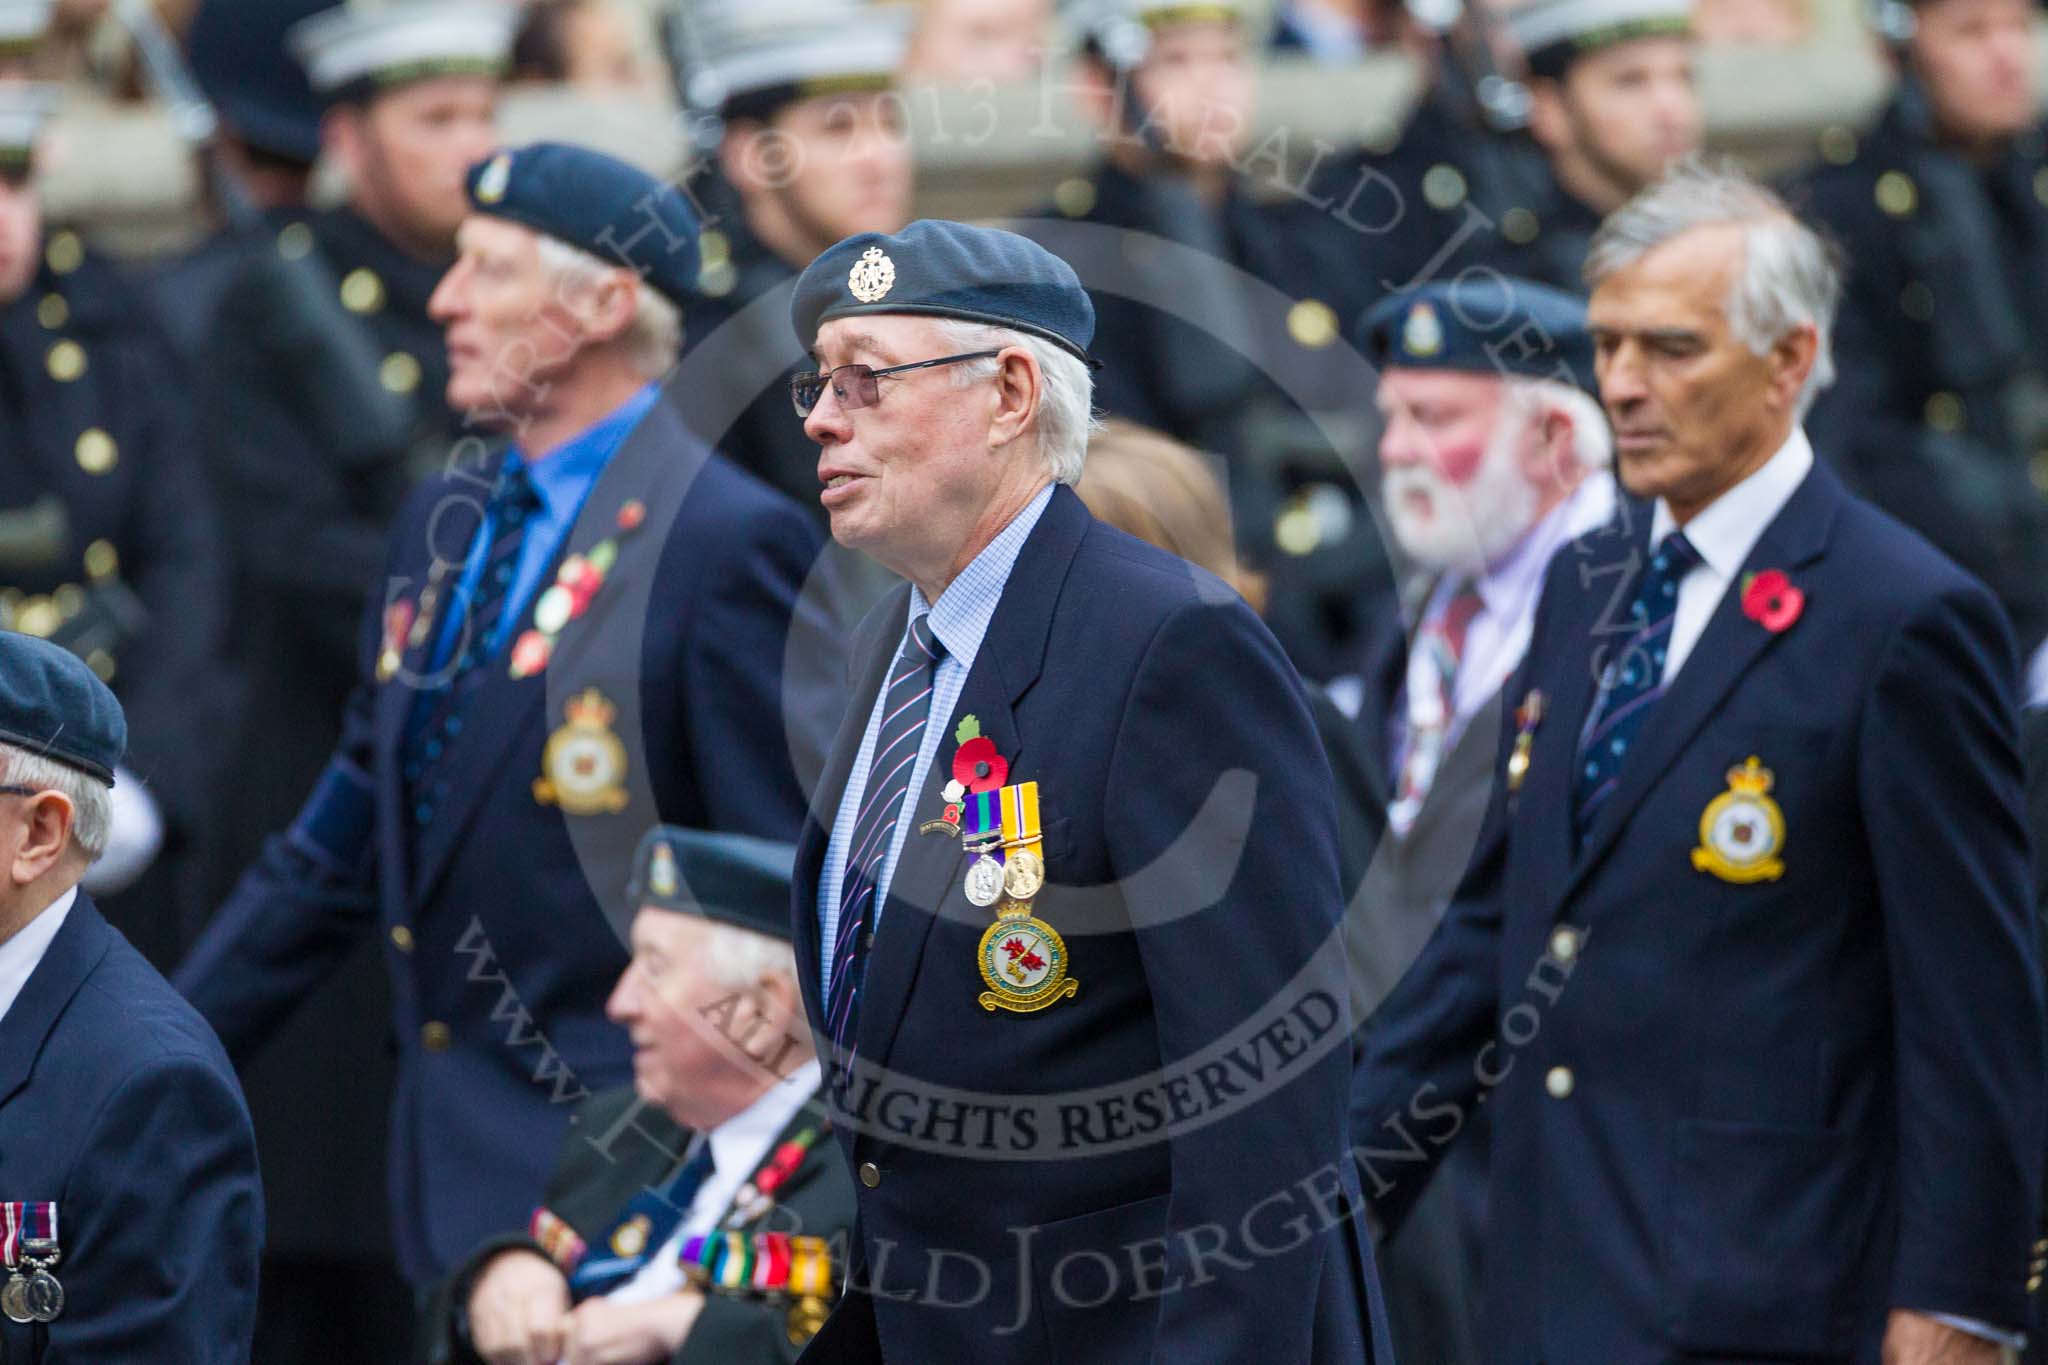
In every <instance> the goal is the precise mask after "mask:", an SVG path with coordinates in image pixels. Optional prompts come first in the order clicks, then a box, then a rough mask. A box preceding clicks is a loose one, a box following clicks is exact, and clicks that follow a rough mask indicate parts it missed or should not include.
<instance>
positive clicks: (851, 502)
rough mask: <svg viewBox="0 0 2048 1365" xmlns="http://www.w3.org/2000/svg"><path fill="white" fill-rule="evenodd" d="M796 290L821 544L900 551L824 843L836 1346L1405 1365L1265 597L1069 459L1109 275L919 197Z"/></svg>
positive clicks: (800, 383) (1324, 849) (818, 1355)
mask: <svg viewBox="0 0 2048 1365" xmlns="http://www.w3.org/2000/svg"><path fill="white" fill-rule="evenodd" d="M792 315H793V321H794V324H795V329H796V333H797V335H798V336H799V337H800V338H801V339H802V340H803V342H804V343H805V345H806V346H807V347H808V348H809V349H810V351H811V354H812V356H813V357H814V358H815V361H816V364H817V371H816V373H812V374H804V375H799V376H798V377H797V379H796V380H795V381H794V386H793V387H794V395H795V399H796V406H797V408H798V410H799V411H800V412H802V413H803V414H804V418H805V429H806V430H807V431H808V432H809V433H810V435H811V438H812V439H813V440H815V441H816V442H818V444H819V445H820V447H822V449H821V451H820V454H819V457H818V478H819V481H820V482H821V483H822V484H823V485H824V489H825V491H824V494H823V502H824V505H825V510H826V513H827V514H828V515H829V516H830V518H831V521H832V534H833V536H834V537H835V538H836V539H837V540H838V541H839V542H840V543H842V544H844V545H847V546H850V547H852V548H855V549H859V550H861V551H862V552H864V553H866V554H868V555H870V556H872V557H873V558H875V559H877V560H878V561H880V562H881V563H882V564H884V565H886V566H887V567H889V568H891V569H893V570H895V571H896V572H898V573H900V574H902V575H903V576H904V577H905V578H907V579H908V580H909V582H908V583H906V584H904V585H903V586H902V587H901V588H900V589H899V590H897V591H895V592H892V593H891V594H890V595H889V596H888V597H886V598H884V599H883V600H882V602H881V603H880V604H879V605H878V606H877V607H876V608H875V609H874V610H873V611H872V612H871V613H870V614H869V616H868V618H867V620H866V621H865V622H864V623H863V624H862V627H861V629H860V631H859V632H858V634H857V637H856V640H857V643H856V646H855V659H856V665H855V667H856V672H855V674H854V677H855V680H856V681H855V687H854V690H853V695H852V705H851V706H850V707H849V708H848V709H847V710H846V713H845V720H844V722H843V723H842V725H841V726H840V730H839V735H838V738H837V740H836V741H835V743H834V745H833V750H832V757H831V760H830V761H829V763H828V764H827V767H826V771H825V776H824V779H823V781H822V783H821V784H820V787H819V793H818V798H817V800H816V802H815V803H814V805H813V807H812V810H813V818H812V819H811V820H810V821H809V822H808V823H807V824H806V826H805V828H804V834H803V838H802V840H801V841H800V842H799V844H798V852H797V864H796V877H795V882H796V894H795V915H796V943H797V956H798V963H799V966H800V967H801V969H802V971H803V973H804V987H805V990H804V995H805V1003H806V1005H807V1006H808V1008H809V1009H810V1011H811V1018H812V1022H813V1024H814V1026H815V1028H816V1029H817V1031H818V1033H819V1035H820V1037H821V1039H822V1040H823V1044H824V1050H825V1052H826V1056H827V1070H826V1089H827V1092H828V1093H829V1094H830V1095H831V1096H832V1099H833V1104H834V1118H833V1129H834V1133H835V1135H836V1136H837V1138H838V1139H839V1144H840V1147H841V1148H842V1150H843V1151H844V1152H845V1155H846V1158H847V1161H848V1163H849V1164H850V1165H851V1166H852V1167H853V1168H854V1172H855V1175H856V1177H857V1178H858V1181H859V1185H860V1188H859V1191H858V1194H859V1197H860V1214H861V1219H860V1233H861V1236H860V1237H859V1239H857V1241H856V1244H855V1246H854V1248H853V1250H852V1252H851V1256H852V1261H853V1265H852V1266H851V1267H850V1269H849V1283H850V1285H852V1286H853V1289H852V1291H851V1292H849V1294H848V1295H847V1296H846V1297H845V1298H843V1299H842V1300H841V1301H840V1305H839V1308H838V1310H837V1311H836V1312H835V1313H834V1315H833V1317H832V1320H831V1321H830V1322H828V1323H827V1324H826V1326H825V1329H824V1330H823V1331H822V1332H821V1333H820V1334H819V1336H818V1338H817V1340H816V1341H815V1342H814V1343H813V1345H812V1352H813V1355H812V1358H813V1359H816V1360H820V1361H831V1362H846V1361H868V1360H892V1361H924V1360H949V1361H950V1360H973V1361H979V1362H991V1363H996V1365H999V1363H1001V1362H1017V1365H1023V1363H1024V1362H1035V1361H1042V1360H1045V1359H1062V1360H1084V1359H1085V1360H1116V1361H1124V1360H1172V1361H1176V1362H1197V1361H1215V1362H1224V1361H1248V1360H1275V1361H1277V1360H1286V1361H1314V1362H1338V1361H1343V1362H1358V1361H1365V1360H1376V1361H1380V1362H1385V1361H1387V1360H1388V1359H1389V1358H1390V1355H1389V1353H1388V1350H1387V1347H1386V1338H1385V1335H1384V1333H1385V1322H1384V1314H1383V1313H1382V1312H1381V1311H1380V1309H1379V1299H1378V1289H1377V1285H1376V1282H1375V1280H1374V1277H1373V1273H1372V1260H1371V1253H1370V1248H1369V1246H1368V1245H1367V1243H1366V1238H1365V1232H1364V1227H1363V1220H1362V1216H1361V1215H1362V1205H1361V1202H1360V1196H1359V1191H1358V1187H1357V1173H1356V1171H1355V1169H1354V1168H1353V1167H1352V1166H1351V1164H1350V1162H1349V1161H1348V1160H1346V1158H1345V1143H1344V1112H1343V1110H1344V1098H1345V1091H1346V1084H1347V1077H1348V1074H1349V1070H1350V1049H1349V1044H1348V1038H1349V1033H1350V1029H1349V1023H1348V1017H1347V1016H1348V1011H1347V1009H1346V1008H1345V1002H1344V999H1343V996H1344V975H1343V974H1344V967H1343V950H1342V942H1341V940H1340V938H1339V937H1338V932H1337V931H1338V919H1339V911H1340V909H1341V900H1342V896H1341V892H1340V891H1339V887H1338V873H1337V850H1336V837H1335V830H1334V821H1333V817H1332V814H1331V811H1330V803H1329V800H1328V796H1327V790H1328V787H1329V784H1330V776H1329V769H1328V766H1327V764H1326V763H1325V762H1324V759H1323V755H1322V751H1321V748H1320V745H1319V743H1318V741H1317V739H1316V733H1315V730H1314V728H1313V725H1312V723H1311V721H1310V718H1309V713H1308V708H1307V705H1306V702H1305V699H1304V695H1303V690H1302V685H1301V682H1300V679H1299V678H1298V677H1296V675H1295V673H1294V670H1293V669H1292V668H1291V667H1290V666H1289V665H1288V663H1287V660H1286V658H1285V656H1284V655H1283V654H1282V653H1281V652H1280V648H1279V646H1278V645H1277V644H1276V643H1275V641H1274V639H1273V637H1272V636H1271V635H1270V634H1269V633H1268V632H1267V631H1266V629H1265V627H1264V626H1262V625H1261V624H1260V623H1259V620H1258V618H1257V617H1256V616H1255V615H1253V613H1252V611H1251V609H1250V608H1249V607H1248V606H1247V605H1246V604H1245V602H1244V599H1243V598H1242V597H1241V596H1239V594H1238V593H1237V591H1236V590H1235V589H1233V588H1230V587H1228V586H1227V585H1225V584H1224V583H1223V582H1222V581H1221V580H1219V579H1217V578H1215V577H1214V576H1213V575H1211V574H1208V573H1206V572H1204V571H1202V570H1200V569H1197V568H1195V567H1193V566H1192V565H1190V564H1188V563H1187V562H1186V561H1185V560H1182V559H1180V558H1179V557H1178V556H1175V555H1172V554H1170V553H1168V552H1166V551H1162V550H1158V549H1155V548H1153V547H1151V546H1149V545H1146V544H1143V543H1142V542H1140V541H1138V540H1135V539H1133V538H1132V537H1130V536H1127V535H1124V534H1122V533H1120V532H1117V531H1113V530H1111V529H1110V528H1108V527H1106V526H1104V525H1102V524H1101V523H1099V522H1097V521H1096V520H1095V519H1094V518H1093V517H1092V516H1091V515H1090V514H1089V512H1088V510H1087V508H1086V506H1085V505H1083V503H1082V502H1081V500H1080V498H1079V497H1078V496H1077V495H1076V494H1075V493H1074V492H1073V490H1072V488H1071V487H1070V486H1069V485H1071V484H1072V483H1073V482H1074V481H1075V480H1076V479H1077V478H1078V477H1079V476H1080V473H1081V466H1082V461H1083V459H1084V458H1085V455H1086V451H1087V440H1088V434H1089V428H1090V425H1091V423H1090V419H1089V399H1090V391H1091V387H1092V385H1091V382H1090V374H1089V366H1088V358H1087V347H1088V343H1089V341H1090V339H1091V337H1092V335H1093V332H1094V310H1093V307H1092V306H1091V304H1090V303H1089V299H1088V295H1087V293H1086V291H1085V290H1083V289H1082V287H1081V284H1080V281H1079V280H1078V279H1077V278H1076V276H1075V273H1074V271H1073V270H1072V269H1071V268H1070V267H1069V266H1068V265H1067V264H1066V262H1064V261H1062V260H1060V259H1059V258H1058V257H1056V256H1054V255H1052V254H1051V253H1050V252H1048V251H1046V250H1045V249H1044V248H1043V247H1040V246H1038V245H1036V244H1035V243H1033V242H1030V241H1028V240H1027V239H1025V238H1023V237H1020V236H1018V235H1016V234H1014V233H1009V232H1004V231H1001V230H999V229H994V228H975V227H967V226H964V225H962V224H958V223H946V222H933V221H922V222H917V223H912V224H911V225H910V226H909V227H908V228H906V229H904V230H903V231H902V232H901V233H896V234H890V235H883V234H879V233H864V234H861V235H859V236H855V237H850V238H848V239H847V240H845V241H843V242H841V243H839V244H838V245H836V246H834V247H833V248H832V249H831V250H830V251H827V252H826V253H825V254H824V255H822V256H820V257H819V258H818V259H817V260H816V261H814V262H813V263H812V264H811V266H810V268H809V269H808V270H806V271H805V272H804V274H803V276H802V278H801V279H799V281H798V283H797V291H796V296H795V299H794V301H793V303H792ZM1225 1055H1228V1056H1231V1057H1234V1058H1235V1059H1236V1061H1235V1062H1231V1063H1226V1062H1224V1061H1222V1060H1219V1059H1220V1058H1221V1057H1223V1056H1225Z"/></svg>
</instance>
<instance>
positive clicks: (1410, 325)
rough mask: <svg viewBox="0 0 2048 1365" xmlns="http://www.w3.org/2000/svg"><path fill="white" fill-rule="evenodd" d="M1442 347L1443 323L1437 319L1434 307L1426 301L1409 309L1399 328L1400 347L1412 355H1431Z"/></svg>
mask: <svg viewBox="0 0 2048 1365" xmlns="http://www.w3.org/2000/svg"><path fill="white" fill-rule="evenodd" d="M1443 348H1444V325H1443V323H1441V322H1439V321H1438V320H1437V316H1436V309H1435V308H1433V307H1431V306H1430V305H1429V304H1428V303H1427V302H1423V303H1418V304H1416V305H1415V306H1414V307H1413V308H1411V309H1409V310H1408V321H1407V324H1406V325H1405V326H1403V327H1402V328H1401V349H1402V350H1404V351H1406V352H1408V354H1409V355H1412V356H1433V355H1435V354H1436V353H1437V352H1438V351H1441V350H1442V349H1443Z"/></svg>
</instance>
